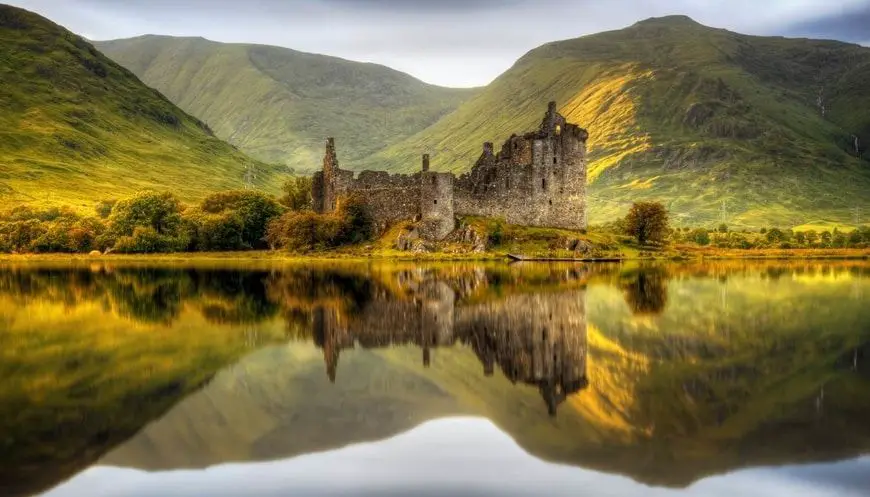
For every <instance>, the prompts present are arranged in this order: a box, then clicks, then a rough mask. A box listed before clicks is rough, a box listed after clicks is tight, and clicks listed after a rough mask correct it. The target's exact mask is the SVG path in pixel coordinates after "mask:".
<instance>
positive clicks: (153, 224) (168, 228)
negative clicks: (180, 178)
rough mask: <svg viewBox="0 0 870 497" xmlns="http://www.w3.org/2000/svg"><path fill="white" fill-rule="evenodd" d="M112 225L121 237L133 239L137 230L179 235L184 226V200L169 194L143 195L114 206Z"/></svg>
mask: <svg viewBox="0 0 870 497" xmlns="http://www.w3.org/2000/svg"><path fill="white" fill-rule="evenodd" d="M109 226H110V227H111V230H112V231H113V232H114V233H116V234H117V235H118V236H132V235H133V230H135V229H136V228H137V227H142V228H151V229H153V230H154V231H155V232H156V233H157V234H159V235H170V236H172V235H176V234H177V233H178V230H179V228H180V227H181V201H179V200H178V198H176V197H175V195H173V194H171V193H169V192H163V193H158V192H155V191H151V190H145V191H142V192H139V193H137V194H136V195H134V196H132V197H130V198H127V199H124V200H121V201H119V202H118V203H116V204H115V206H114V207H112V214H111V215H109Z"/></svg>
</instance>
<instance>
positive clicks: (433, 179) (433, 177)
mask: <svg viewBox="0 0 870 497" xmlns="http://www.w3.org/2000/svg"><path fill="white" fill-rule="evenodd" d="M432 184H433V185H434V184H435V176H432Z"/></svg>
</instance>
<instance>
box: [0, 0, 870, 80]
mask: <svg viewBox="0 0 870 497" xmlns="http://www.w3.org/2000/svg"><path fill="white" fill-rule="evenodd" d="M11 3H12V4H14V5H17V6H20V7H23V8H26V9H30V10H33V11H35V12H38V13H40V14H42V15H45V16H46V17H49V18H51V19H52V20H54V21H55V22H58V23H59V24H62V25H64V26H65V27H67V28H69V29H71V30H72V31H75V32H76V33H79V34H81V35H83V36H85V37H88V38H91V39H95V40H106V39H113V38H127V37H131V36H137V35H142V34H164V35H173V36H202V37H205V38H208V39H211V40H216V41H223V42H248V43H263V44H269V45H278V46H284V47H289V48H293V49H295V50H302V51H306V52H314V53H324V54H329V55H335V56H338V57H344V58H347V59H352V60H359V61H365V62H376V63H379V64H384V65H387V66H390V67H393V68H395V69H399V70H402V71H405V72H407V73H410V74H412V75H414V76H416V77H418V78H420V79H422V80H424V81H427V82H429V83H434V84H440V85H444V86H478V85H484V84H487V83H489V82H490V81H491V80H492V79H493V78H495V77H496V76H498V75H499V74H500V73H502V72H503V71H505V70H506V69H507V68H508V67H510V66H511V64H513V62H514V61H515V60H516V59H517V58H519V57H520V56H522V55H523V54H524V53H525V52H527V51H528V50H531V49H533V48H535V47H536V46H539V45H541V44H543V43H546V42H549V41H554V40H559V39H567V38H575V37H578V36H582V35H586V34H591V33H596V32H599V31H605V30H610V29H619V28H622V27H625V26H628V25H631V24H633V23H634V22H637V21H639V20H642V19H645V18H647V17H654V16H662V15H670V14H685V15H689V16H691V17H693V18H694V19H695V20H697V21H698V22H701V23H703V24H707V25H710V26H715V27H722V28H726V29H731V30H734V31H739V32H743V33H748V34H760V35H788V36H809V37H819V38H833V39H840V40H844V41H852V42H859V43H860V42H867V41H870V34H868V17H870V0H843V1H840V2H837V3H833V2H830V1H829V0H768V1H766V2H758V1H757V0H732V1H730V2H707V1H700V0H675V1H664V0H658V1H657V0H651V1H650V0H647V1H643V0H611V1H608V2H602V1H589V0H573V1H571V0H551V1H549V2H546V3H545V4H543V5H542V3H540V2H538V1H537V0H534V1H533V0H502V1H499V0H437V1H426V0H405V1H401V0H283V1H282V0H248V1H243V0H212V1H206V0H13V1H12V2H11Z"/></svg>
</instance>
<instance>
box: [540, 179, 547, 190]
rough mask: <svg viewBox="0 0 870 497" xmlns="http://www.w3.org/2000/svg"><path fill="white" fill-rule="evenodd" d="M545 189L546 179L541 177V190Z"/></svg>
mask: <svg viewBox="0 0 870 497" xmlns="http://www.w3.org/2000/svg"><path fill="white" fill-rule="evenodd" d="M546 189H547V180H546V179H544V178H541V190H546Z"/></svg>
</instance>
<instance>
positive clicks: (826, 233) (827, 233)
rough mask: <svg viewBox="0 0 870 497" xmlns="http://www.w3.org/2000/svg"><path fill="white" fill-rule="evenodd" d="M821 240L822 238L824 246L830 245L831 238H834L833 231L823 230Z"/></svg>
mask: <svg viewBox="0 0 870 497" xmlns="http://www.w3.org/2000/svg"><path fill="white" fill-rule="evenodd" d="M819 240H821V242H822V245H823V246H825V247H828V246H830V245H831V240H832V237H831V232H830V231H822V233H821V234H820V235H819Z"/></svg>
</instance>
